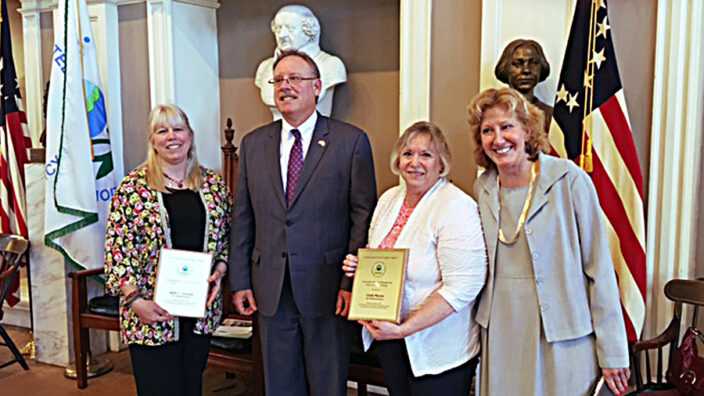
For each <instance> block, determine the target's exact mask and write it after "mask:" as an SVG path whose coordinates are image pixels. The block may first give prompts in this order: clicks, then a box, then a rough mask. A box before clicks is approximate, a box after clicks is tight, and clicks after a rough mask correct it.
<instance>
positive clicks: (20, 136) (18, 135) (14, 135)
mask: <svg viewBox="0 0 704 396" xmlns="http://www.w3.org/2000/svg"><path fill="white" fill-rule="evenodd" d="M20 114H22V115H24V113H21V112H17V113H10V114H7V115H6V117H5V120H6V121H7V122H6V124H5V128H7V130H8V132H9V133H8V135H9V136H10V141H9V143H10V144H11V145H12V147H13V149H14V151H15V158H17V165H18V168H19V169H18V170H19V172H20V176H21V177H22V180H24V164H26V163H28V162H29V158H27V148H26V142H25V136H24V128H23V126H22V117H21V116H20Z"/></svg>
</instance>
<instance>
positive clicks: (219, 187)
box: [105, 105, 231, 395]
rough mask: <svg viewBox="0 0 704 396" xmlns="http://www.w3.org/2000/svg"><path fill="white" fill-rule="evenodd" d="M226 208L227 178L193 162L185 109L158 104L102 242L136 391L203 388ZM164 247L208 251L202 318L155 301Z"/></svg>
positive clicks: (215, 317) (223, 266)
mask: <svg viewBox="0 0 704 396" xmlns="http://www.w3.org/2000/svg"><path fill="white" fill-rule="evenodd" d="M230 207H231V196H230V192H229V189H228V188H227V185H226V184H225V182H224V181H223V180H222V179H221V178H220V176H219V175H218V174H216V173H215V172H214V171H212V170H210V169H206V168H203V167H201V166H200V165H199V164H198V159H197V158H196V152H195V145H194V141H193V130H192V129H191V126H190V124H189V122H188V117H186V114H185V113H184V112H183V110H181V109H180V108H178V107H177V106H175V105H159V106H156V107H155V108H154V109H153V110H152V111H151V113H150V114H149V145H148V151H147V159H146V160H145V162H144V163H143V164H142V165H140V166H138V167H137V168H136V169H134V170H133V171H132V172H130V173H129V174H128V175H127V176H126V177H125V178H124V179H123V180H122V183H121V184H120V186H119V187H118V188H117V191H116V192H115V195H114V197H113V199H112V202H111V205H110V214H109V215H108V226H107V237H106V241H105V274H106V282H105V286H106V289H107V291H108V292H109V293H111V294H113V295H118V296H119V297H120V333H121V336H122V340H123V342H125V343H126V344H128V345H129V350H130V357H131V360H132V368H133V373H134V376H135V381H136V383H137V391H138V393H139V395H199V394H201V392H202V382H203V371H204V370H205V364H206V362H207V359H208V353H209V350H210V335H211V334H212V333H213V332H214V331H215V329H216V328H217V326H218V325H219V323H220V317H221V315H222V295H221V293H220V282H221V280H222V277H223V276H224V275H225V272H226V271H227V255H228V233H229V228H230ZM162 248H171V249H183V250H191V251H197V252H206V253H212V254H213V256H214V260H213V266H212V269H211V272H212V275H211V276H210V278H208V282H209V283H210V285H211V286H210V294H209V297H208V301H207V303H206V305H207V307H206V313H205V316H204V317H203V318H197V319H195V318H185V317H175V316H172V315H170V314H169V312H167V311H166V310H164V309H163V308H161V307H160V306H159V305H158V304H156V303H155V302H154V301H153V297H154V286H155V282H156V269H157V264H158V262H159V255H160V253H161V250H162Z"/></svg>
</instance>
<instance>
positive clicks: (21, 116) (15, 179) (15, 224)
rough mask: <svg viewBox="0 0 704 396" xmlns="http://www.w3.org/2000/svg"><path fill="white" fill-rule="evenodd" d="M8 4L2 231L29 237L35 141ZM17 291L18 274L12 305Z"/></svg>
mask: <svg viewBox="0 0 704 396" xmlns="http://www.w3.org/2000/svg"><path fill="white" fill-rule="evenodd" d="M5 3H6V2H5V1H4V0H3V1H2V14H1V16H2V18H1V22H0V36H2V37H0V45H1V46H2V48H1V49H0V83H1V84H2V86H1V87H0V93H2V101H0V112H1V113H2V114H0V232H2V233H7V234H17V235H22V236H24V237H25V238H26V237H27V221H26V219H27V213H26V201H25V191H24V164H26V163H27V162H28V159H27V149H28V148H30V147H32V141H31V139H30V138H29V131H28V130H27V117H26V116H25V113H24V110H22V102H21V99H20V90H19V85H18V84H17V73H16V72H15V62H14V60H13V58H12V40H11V39H10V24H9V21H8V19H7V5H6V4H5ZM18 290H19V279H18V277H15V281H14V284H13V285H12V286H11V289H10V292H9V293H8V294H7V296H6V297H5V299H6V300H7V302H8V304H10V305H11V306H12V305H15V304H17V303H18V302H19V298H18V297H17V295H16V293H17V291H18Z"/></svg>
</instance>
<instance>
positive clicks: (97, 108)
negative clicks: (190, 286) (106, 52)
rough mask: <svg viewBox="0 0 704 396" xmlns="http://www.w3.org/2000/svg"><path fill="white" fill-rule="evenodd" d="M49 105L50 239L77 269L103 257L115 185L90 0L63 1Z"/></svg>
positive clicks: (99, 262) (47, 215)
mask: <svg viewBox="0 0 704 396" xmlns="http://www.w3.org/2000/svg"><path fill="white" fill-rule="evenodd" d="M58 13H59V16H58V18H57V19H56V20H57V21H59V22H58V23H57V26H55V27H54V48H53V56H52V65H51V82H50V87H49V98H48V105H47V128H46V129H47V133H46V139H47V143H46V146H47V147H46V176H47V179H46V202H45V205H46V212H45V219H44V227H45V230H44V242H45V244H46V245H47V246H49V247H52V248H54V249H56V250H58V251H59V252H61V253H62V254H63V255H64V257H65V258H66V259H67V260H68V261H69V262H70V263H71V264H73V265H74V266H77V267H79V268H97V267H101V266H102V265H103V262H104V258H103V256H104V249H105V248H104V245H105V227H106V226H105V224H106V218H107V211H108V207H109V204H110V199H111V198H112V195H113V193H114V192H115V189H116V181H115V176H114V171H113V169H114V167H113V159H112V150H111V149H110V135H109V133H108V128H107V112H106V107H105V96H104V95H103V92H102V90H101V88H100V87H101V85H100V77H99V75H98V58H97V53H96V48H95V40H94V39H93V33H92V31H91V26H90V19H89V18H88V10H87V8H86V1H85V0H59V4H58Z"/></svg>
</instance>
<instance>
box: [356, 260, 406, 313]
mask: <svg viewBox="0 0 704 396" xmlns="http://www.w3.org/2000/svg"><path fill="white" fill-rule="evenodd" d="M358 258H359V262H358V263H357V270H356V271H355V274H354V282H353V283H352V299H351V301H350V312H349V316H348V317H347V318H348V319H349V320H373V319H376V320H388V321H391V322H394V323H399V321H400V320H401V294H402V293H403V283H404V281H405V280H406V264H407V262H408V249H359V254H358Z"/></svg>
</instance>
